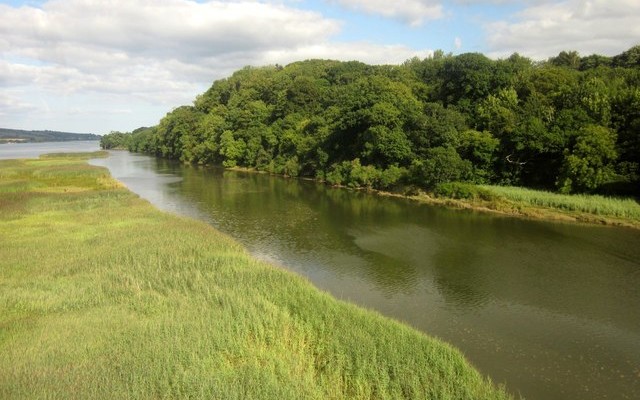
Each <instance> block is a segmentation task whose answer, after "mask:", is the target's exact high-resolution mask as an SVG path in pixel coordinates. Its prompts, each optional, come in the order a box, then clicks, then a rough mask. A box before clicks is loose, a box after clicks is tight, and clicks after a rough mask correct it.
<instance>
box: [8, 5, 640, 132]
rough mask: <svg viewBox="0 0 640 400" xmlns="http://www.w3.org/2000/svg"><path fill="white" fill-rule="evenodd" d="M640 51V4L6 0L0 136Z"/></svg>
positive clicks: (115, 125) (135, 123)
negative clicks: (464, 56) (456, 58)
mask: <svg viewBox="0 0 640 400" xmlns="http://www.w3.org/2000/svg"><path fill="white" fill-rule="evenodd" d="M636 44H640V0H589V1H587V0H566V1H559V0H395V1H394V0H214V1H204V0H199V1H195V0H49V1H35V0H34V1H30V0H23V1H18V0H8V1H3V0H0V127H3V128H15V129H51V130H62V131H71V132H92V133H98V134H103V133H108V132H109V131H111V130H120V131H130V130H132V129H135V128H137V127H139V126H149V125H155V124H156V123H157V122H158V120H159V119H160V118H161V117H162V116H163V115H164V114H166V112H167V111H170V110H171V109H173V108H175V107H177V106H179V105H183V104H191V102H192V101H193V99H194V98H195V96H196V95H197V94H199V93H202V92H203V91H204V90H206V89H207V88H208V87H209V86H210V85H211V83H212V82H213V81H214V80H216V79H220V78H224V77H226V76H228V75H229V74H231V73H232V72H233V71H235V70H236V69H238V68H241V67H243V66H245V65H254V66H260V65H266V64H275V63H279V64H287V63H289V62H292V61H295V60H304V59H309V58H330V59H339V60H360V61H364V62H367V63H373V64H381V63H401V62H402V61H404V60H406V59H408V58H411V57H413V56H418V57H420V58H423V57H425V56H427V55H429V54H431V52H432V51H433V50H435V49H442V50H444V51H445V52H452V53H454V54H460V53H464V52H482V53H485V54H487V55H489V56H491V57H493V58H499V57H505V56H508V55H509V54H511V53H513V52H519V53H520V54H523V55H526V56H529V57H531V58H533V59H536V60H542V59H546V58H548V57H550V56H553V55H557V54H558V53H559V52H560V51H562V50H577V51H578V52H579V53H580V54H582V55H588V54H592V53H597V54H603V55H615V54H619V53H621V52H622V51H624V50H626V49H628V48H629V47H631V46H633V45H636Z"/></svg>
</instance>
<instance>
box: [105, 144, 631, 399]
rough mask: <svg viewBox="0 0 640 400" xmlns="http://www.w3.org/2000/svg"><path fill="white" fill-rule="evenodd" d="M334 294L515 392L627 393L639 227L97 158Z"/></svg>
mask: <svg viewBox="0 0 640 400" xmlns="http://www.w3.org/2000/svg"><path fill="white" fill-rule="evenodd" d="M97 162H98V163H101V165H106V166H108V167H109V168H110V169H111V172H112V174H113V175H114V176H115V177H116V178H118V179H120V180H121V181H123V182H124V183H125V184H126V185H127V186H129V187H130V189H131V190H133V191H135V192H137V193H139V194H140V195H141V196H143V197H145V198H147V199H149V200H150V201H152V202H153V203H154V204H156V205H157V206H159V207H161V208H163V209H165V210H169V211H172V212H177V213H181V214H185V215H188V216H194V217H197V218H200V219H203V220H205V221H207V222H209V223H211V224H212V225H214V226H215V227H217V228H218V229H220V230H222V231H224V232H227V233H229V234H230V235H232V236H234V237H236V238H237V239H238V240H240V241H241V242H242V243H244V244H245V245H246V246H247V248H248V249H249V250H250V251H251V252H253V254H255V255H257V256H259V257H262V258H264V259H267V260H269V261H273V262H276V263H278V264H281V265H283V266H285V267H286V268H288V269H291V270H292V271H295V272H297V273H299V274H301V275H304V276H306V277H308V278H309V279H310V280H311V281H312V282H313V283H314V284H315V285H317V286H318V287H320V288H322V289H325V290H328V291H330V292H331V293H333V294H334V295H335V296H337V297H340V298H343V299H347V300H350V301H353V302H355V303H357V304H361V305H364V306H366V307H368V308H374V309H377V310H379V311H380V312H382V313H383V314H386V315H389V316H393V317H394V318H397V319H399V320H402V321H405V322H407V323H408V324H411V325H413V326H415V327H416V328H418V329H421V330H423V331H425V332H428V333H430V334H433V335H437V336H439V337H442V338H444V339H445V340H447V341H448V342H450V343H452V344H453V345H455V346H457V347H459V348H460V349H462V350H463V352H464V353H465V354H466V356H467V357H468V358H469V359H470V360H471V361H472V362H473V363H474V364H475V365H476V366H478V367H479V368H480V369H481V370H482V371H483V372H484V373H487V374H490V375H491V376H492V378H493V379H494V380H496V381H498V382H506V383H507V385H508V387H509V388H510V389H511V390H513V391H514V392H520V393H522V394H523V395H525V396H526V397H528V398H532V399H534V398H544V399H565V398H583V399H587V398H590V399H598V398H605V397H613V398H640V313H638V309H640V290H639V289H638V288H639V287H640V274H639V271H640V261H639V260H640V246H638V244H640V233H639V232H637V231H632V230H625V229H613V228H602V227H587V226H577V225H568V224H554V223H543V222H533V221H522V220H517V219H511V218H504V217H496V216H491V215H486V214H478V213H473V212H461V211H452V210H446V209H440V208H435V207H429V206H425V205H420V204H415V203H412V202H409V201H405V200H402V199H396V198H384V197H378V196H372V195H369V194H366V193H360V192H350V191H344V190H335V189H330V188H327V187H325V186H321V185H316V184H314V183H311V182H304V181H297V180H287V179H281V178H276V177H271V176H267V175H260V174H247V173H241V172H233V171H225V170H221V169H205V168H190V167H183V166H180V165H177V164H174V163H170V162H166V161H162V160H156V159H152V158H148V157H144V156H135V155H130V154H128V153H123V152H115V153H113V155H112V157H111V158H110V159H107V160H102V161H97Z"/></svg>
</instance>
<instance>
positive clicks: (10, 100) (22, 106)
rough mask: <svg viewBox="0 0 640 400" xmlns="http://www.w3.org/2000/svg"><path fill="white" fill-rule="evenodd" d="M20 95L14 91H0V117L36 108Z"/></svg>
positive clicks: (20, 113) (23, 112)
mask: <svg viewBox="0 0 640 400" xmlns="http://www.w3.org/2000/svg"><path fill="white" fill-rule="evenodd" d="M21 97H22V96H21V95H16V93H9V92H0V117H4V116H10V115H16V114H19V115H22V114H25V113H29V112H33V111H35V110H36V109H37V107H36V106H34V105H33V104H30V103H28V102H25V101H23V100H22V98H21Z"/></svg>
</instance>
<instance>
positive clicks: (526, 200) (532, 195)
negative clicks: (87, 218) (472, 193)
mask: <svg viewBox="0 0 640 400" xmlns="http://www.w3.org/2000/svg"><path fill="white" fill-rule="evenodd" d="M480 188H482V189H483V190H486V191H488V192H490V193H492V194H494V195H495V196H496V197H502V198H504V199H507V200H510V201H514V202H517V203H522V204H526V205H530V206H536V207H548V208H554V209H559V210H565V211H571V212H580V213H587V214H593V215H597V216H604V217H614V218H624V219H630V220H633V221H640V204H638V202H637V201H636V200H634V199H631V198H615V197H605V196H599V195H583V194H572V195H563V194H558V193H551V192H545V191H541V190H532V189H525V188H519V187H506V186H489V185H482V186H480Z"/></svg>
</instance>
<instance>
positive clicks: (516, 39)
mask: <svg viewBox="0 0 640 400" xmlns="http://www.w3.org/2000/svg"><path fill="white" fill-rule="evenodd" d="M538 3H545V4H536V5H533V6H531V7H528V8H525V9H524V10H523V11H521V12H519V13H518V14H516V15H515V16H514V19H513V20H512V21H500V22H494V23H491V24H489V25H487V26H486V29H487V34H488V43H489V47H490V51H491V55H493V56H507V55H509V54H511V53H513V52H519V53H521V54H524V55H527V56H529V57H532V58H534V59H546V58H548V57H551V56H554V55H557V54H558V53H559V52H561V51H563V50H567V51H570V50H576V51H578V52H579V53H580V54H582V55H589V54H592V53H596V54H602V55H615V54H619V53H621V52H622V51H624V50H627V49H628V48H630V47H631V46H633V45H636V44H638V43H639V42H640V1H638V0H590V1H584V0H567V1H563V2H558V3H555V4H549V3H548V2H538Z"/></svg>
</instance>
